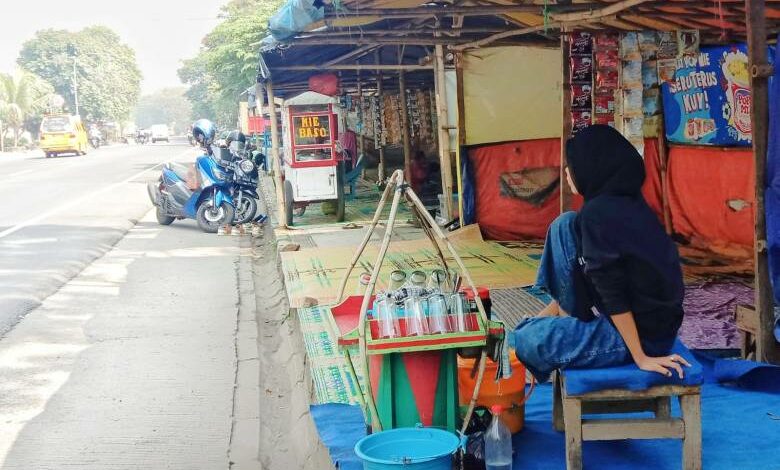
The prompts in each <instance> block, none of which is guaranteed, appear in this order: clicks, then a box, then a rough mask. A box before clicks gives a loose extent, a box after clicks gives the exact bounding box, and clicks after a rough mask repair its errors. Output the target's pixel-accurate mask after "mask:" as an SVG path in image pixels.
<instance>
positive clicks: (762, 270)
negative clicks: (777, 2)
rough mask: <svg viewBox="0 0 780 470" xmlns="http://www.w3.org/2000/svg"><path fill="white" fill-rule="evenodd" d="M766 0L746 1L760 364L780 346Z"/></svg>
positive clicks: (778, 357)
mask: <svg viewBox="0 0 780 470" xmlns="http://www.w3.org/2000/svg"><path fill="white" fill-rule="evenodd" d="M765 8H766V1H765V0H745V16H746V17H745V20H746V21H745V23H746V24H747V37H748V57H749V60H750V71H751V81H750V86H751V93H752V98H753V99H752V100H751V116H750V117H751V122H752V123H753V157H754V161H755V172H756V188H755V190H756V205H755V233H754V245H755V287H756V311H757V312H758V319H759V324H758V335H757V337H756V357H757V358H758V360H759V361H766V362H772V363H780V347H779V346H780V345H778V343H777V341H775V338H774V335H773V330H774V299H773V296H772V284H771V281H770V279H769V261H768V259H767V243H766V213H765V212H764V189H765V187H766V156H767V143H768V130H769V129H768V124H769V76H770V75H771V67H769V66H768V64H767V33H766V13H765Z"/></svg>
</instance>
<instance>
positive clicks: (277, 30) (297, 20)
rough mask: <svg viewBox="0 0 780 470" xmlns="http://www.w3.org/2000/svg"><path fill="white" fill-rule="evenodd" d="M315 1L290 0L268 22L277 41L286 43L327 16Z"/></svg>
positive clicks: (269, 28)
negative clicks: (286, 40)
mask: <svg viewBox="0 0 780 470" xmlns="http://www.w3.org/2000/svg"><path fill="white" fill-rule="evenodd" d="M314 3H315V2H314V0H289V1H288V2H287V3H285V4H284V5H283V6H282V8H280V9H279V11H277V12H276V14H275V15H274V16H272V17H271V19H270V20H269V21H268V30H269V31H270V32H271V35H272V36H273V37H274V39H276V40H277V41H284V40H285V39H289V38H291V37H293V36H295V35H296V34H298V33H302V32H304V31H306V28H307V27H308V26H309V25H310V24H312V23H314V22H315V21H319V20H321V19H322V18H324V16H325V12H324V10H323V8H322V7H316V6H314Z"/></svg>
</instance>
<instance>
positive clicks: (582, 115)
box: [571, 111, 593, 134]
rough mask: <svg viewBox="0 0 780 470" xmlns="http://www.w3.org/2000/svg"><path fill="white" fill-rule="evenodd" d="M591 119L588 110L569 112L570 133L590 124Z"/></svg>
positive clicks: (574, 132)
mask: <svg viewBox="0 0 780 470" xmlns="http://www.w3.org/2000/svg"><path fill="white" fill-rule="evenodd" d="M592 121H593V114H592V113H591V112H590V111H572V113H571V133H572V134H576V133H577V132H579V131H581V130H583V129H585V128H586V127H588V126H590V125H591V123H592Z"/></svg>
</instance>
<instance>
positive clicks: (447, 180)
mask: <svg viewBox="0 0 780 470" xmlns="http://www.w3.org/2000/svg"><path fill="white" fill-rule="evenodd" d="M434 57H435V61H436V66H435V67H434V69H433V74H434V86H435V90H436V122H437V127H438V133H437V135H438V136H439V162H440V164H441V189H442V197H443V198H444V207H445V208H446V210H447V217H452V215H453V211H452V160H451V159H450V131H449V122H450V121H449V119H448V113H447V83H446V81H445V79H444V48H443V47H442V45H441V44H437V45H436V46H435V49H434Z"/></svg>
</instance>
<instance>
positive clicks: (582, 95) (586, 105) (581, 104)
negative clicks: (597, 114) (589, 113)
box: [571, 84, 593, 110]
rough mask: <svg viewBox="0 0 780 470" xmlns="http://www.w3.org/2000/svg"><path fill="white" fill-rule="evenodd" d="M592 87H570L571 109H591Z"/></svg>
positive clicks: (585, 85)
mask: <svg viewBox="0 0 780 470" xmlns="http://www.w3.org/2000/svg"><path fill="white" fill-rule="evenodd" d="M592 97H593V86H592V85H590V84H582V85H572V87H571V107H572V108H574V109H587V110H589V109H591V106H592V103H593V101H592Z"/></svg>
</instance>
